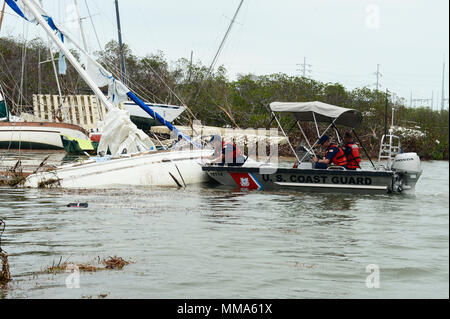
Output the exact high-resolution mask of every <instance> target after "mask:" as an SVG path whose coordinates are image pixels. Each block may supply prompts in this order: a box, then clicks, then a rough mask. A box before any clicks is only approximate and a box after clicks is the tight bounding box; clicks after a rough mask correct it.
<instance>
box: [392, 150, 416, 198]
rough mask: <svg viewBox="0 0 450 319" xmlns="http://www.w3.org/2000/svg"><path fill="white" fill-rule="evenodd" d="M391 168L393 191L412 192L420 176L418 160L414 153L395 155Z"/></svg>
mask: <svg viewBox="0 0 450 319" xmlns="http://www.w3.org/2000/svg"><path fill="white" fill-rule="evenodd" d="M391 168H392V171H394V172H395V181H394V191H397V192H402V191H409V190H414V188H415V187H416V183H417V181H418V180H419V177H420V175H422V168H421V165H420V158H419V156H418V155H417V154H416V153H402V154H397V155H396V156H395V158H394V162H393V163H392V167H391Z"/></svg>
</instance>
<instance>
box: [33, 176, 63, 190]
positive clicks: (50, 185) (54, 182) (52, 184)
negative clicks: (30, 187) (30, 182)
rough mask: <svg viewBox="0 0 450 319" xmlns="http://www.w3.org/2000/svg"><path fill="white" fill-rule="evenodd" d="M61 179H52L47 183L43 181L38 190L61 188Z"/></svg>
mask: <svg viewBox="0 0 450 319" xmlns="http://www.w3.org/2000/svg"><path fill="white" fill-rule="evenodd" d="M60 181H61V180H60V179H57V178H54V179H53V178H52V179H49V180H46V181H42V182H40V183H39V184H38V188H54V187H61V183H60Z"/></svg>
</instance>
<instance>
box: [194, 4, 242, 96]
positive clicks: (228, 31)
mask: <svg viewBox="0 0 450 319" xmlns="http://www.w3.org/2000/svg"><path fill="white" fill-rule="evenodd" d="M243 3H244V0H241V2H240V3H239V6H238V8H237V10H236V12H235V13H234V16H233V19H232V20H231V23H230V25H229V26H228V29H227V32H225V36H224V37H223V39H222V42H221V43H220V46H219V49H218V50H217V52H216V55H215V56H214V58H213V60H212V62H211V65H210V66H209V70H208V72H207V73H206V76H205V77H204V78H203V79H202V82H201V83H200V87H199V89H198V90H197V94H196V95H195V98H194V104H195V103H196V102H197V98H198V96H199V94H200V91H201V90H202V89H203V86H204V84H205V81H206V80H207V79H209V77H210V75H211V71H212V70H213V68H214V66H215V65H216V63H217V60H218V59H219V55H220V53H221V52H222V50H223V47H224V45H225V42H226V41H227V39H228V36H229V34H230V32H231V29H232V28H233V25H234V22H235V21H236V18H237V15H238V14H239V11H240V10H241V7H242V4H243Z"/></svg>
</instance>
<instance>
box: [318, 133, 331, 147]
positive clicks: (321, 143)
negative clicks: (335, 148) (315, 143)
mask: <svg viewBox="0 0 450 319" xmlns="http://www.w3.org/2000/svg"><path fill="white" fill-rule="evenodd" d="M329 140H330V138H329V137H328V136H327V135H324V136H322V137H321V138H320V140H319V144H320V145H323V143H325V142H326V141H329Z"/></svg>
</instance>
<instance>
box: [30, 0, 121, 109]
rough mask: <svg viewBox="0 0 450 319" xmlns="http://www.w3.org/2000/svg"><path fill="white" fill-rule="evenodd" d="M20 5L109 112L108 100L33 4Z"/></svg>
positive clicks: (109, 104) (110, 106)
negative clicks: (28, 12)
mask: <svg viewBox="0 0 450 319" xmlns="http://www.w3.org/2000/svg"><path fill="white" fill-rule="evenodd" d="M22 3H23V4H24V5H25V6H26V7H27V8H28V10H29V11H30V12H31V13H32V14H33V16H34V17H35V19H36V20H37V22H38V23H39V25H40V26H41V27H42V28H43V29H44V31H45V32H46V33H47V34H48V36H49V37H50V38H51V39H52V40H53V42H54V43H55V44H56V45H57V46H58V48H59V49H60V50H61V51H62V52H63V53H64V55H65V56H66V58H67V59H68V60H69V62H70V63H71V64H72V66H73V67H74V68H75V70H76V71H77V72H78V73H79V74H80V76H81V77H82V78H83V80H84V81H85V82H86V84H87V85H89V87H90V88H91V89H92V91H94V93H95V95H97V96H98V97H99V99H100V100H101V101H102V102H103V103H104V104H105V107H106V109H107V110H108V111H109V110H111V109H112V108H113V106H112V104H111V102H109V101H108V98H107V97H106V96H105V95H104V94H103V93H102V91H101V90H100V89H99V87H98V86H97V85H96V84H95V82H94V81H93V80H92V79H91V78H90V76H89V75H88V74H87V72H86V71H85V70H84V69H83V67H82V66H81V65H80V63H78V60H77V59H76V58H75V57H74V56H73V54H72V52H70V50H68V49H67V48H66V47H65V45H64V44H63V43H62V41H61V39H60V38H59V37H58V36H57V35H56V34H55V33H54V32H53V30H52V29H51V28H50V26H49V25H48V23H47V22H46V21H45V20H44V18H43V17H42V16H41V15H40V13H39V11H38V9H37V8H36V7H35V6H34V3H33V2H32V1H29V0H22Z"/></svg>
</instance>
